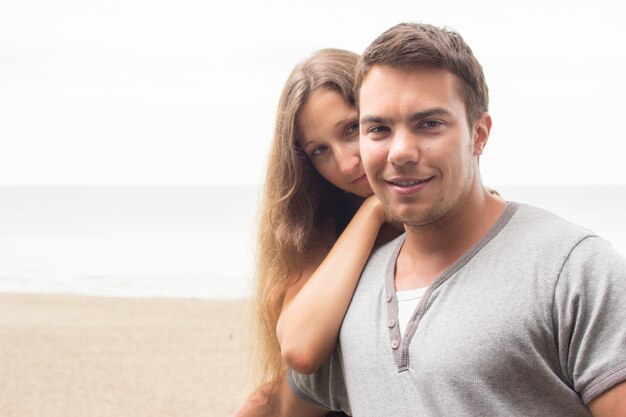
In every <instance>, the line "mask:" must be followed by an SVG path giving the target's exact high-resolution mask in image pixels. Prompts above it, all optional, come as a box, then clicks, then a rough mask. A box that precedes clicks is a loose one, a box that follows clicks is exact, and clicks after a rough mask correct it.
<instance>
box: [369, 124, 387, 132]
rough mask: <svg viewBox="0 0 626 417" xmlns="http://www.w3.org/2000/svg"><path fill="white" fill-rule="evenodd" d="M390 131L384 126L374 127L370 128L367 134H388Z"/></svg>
mask: <svg viewBox="0 0 626 417" xmlns="http://www.w3.org/2000/svg"><path fill="white" fill-rule="evenodd" d="M388 130H389V129H387V128H386V127H384V126H373V127H371V128H369V130H368V131H367V133H384V132H386V131H388Z"/></svg>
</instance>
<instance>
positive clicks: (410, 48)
mask: <svg viewBox="0 0 626 417" xmlns="http://www.w3.org/2000/svg"><path fill="white" fill-rule="evenodd" d="M375 65H388V66H390V67H393V68H406V69H410V68H412V67H415V66H419V65H431V66H434V67H437V68H440V69H442V70H447V71H450V72H451V73H453V74H454V75H456V76H457V77H458V78H459V80H460V86H459V87H460V91H459V94H460V95H461V97H462V98H463V100H464V101H465V107H466V112H467V121H468V124H469V125H470V127H471V126H472V125H473V124H474V122H475V121H476V120H477V119H478V117H479V116H480V114H481V113H483V112H486V111H488V108H489V91H488V88H487V83H486V82H485V76H484V74H483V69H482V67H481V65H480V63H479V62H478V60H477V59H476V57H474V54H473V53H472V50H471V49H470V47H469V46H468V45H467V44H466V43H465V41H464V40H463V38H462V37H461V35H459V34H458V33H457V32H455V31H453V30H450V29H447V28H444V29H442V28H438V27H436V26H433V25H428V24H421V23H400V24H399V25H396V26H394V27H392V28H391V29H388V30H387V31H385V32H384V33H383V34H382V35H380V36H379V37H378V38H376V39H375V40H374V42H372V43H371V44H370V46H368V47H367V49H365V52H363V55H362V56H361V59H360V60H359V63H358V65H357V69H356V78H355V84H356V92H357V94H358V92H359V90H360V89H361V84H362V82H363V79H364V78H365V76H366V75H367V72H368V71H369V70H370V69H371V68H372V67H373V66H375ZM357 105H358V101H357Z"/></svg>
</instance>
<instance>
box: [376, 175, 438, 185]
mask: <svg viewBox="0 0 626 417" xmlns="http://www.w3.org/2000/svg"><path fill="white" fill-rule="evenodd" d="M431 179H432V177H428V178H424V179H422V180H417V179H412V180H396V181H387V182H388V183H389V184H391V185H395V186H396V187H414V186H416V185H419V184H423V183H425V182H428V181H430V180H431Z"/></svg>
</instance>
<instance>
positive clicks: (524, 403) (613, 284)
mask: <svg viewBox="0 0 626 417" xmlns="http://www.w3.org/2000/svg"><path fill="white" fill-rule="evenodd" d="M357 91H358V92H359V98H358V103H359V106H360V109H359V110H360V122H361V127H360V129H361V143H360V145H361V157H362V160H363V165H364V167H365V170H366V174H367V177H368V179H369V181H370V184H371V185H372V188H373V190H374V192H375V194H376V195H377V196H378V197H379V198H380V199H381V201H382V202H383V204H384V206H385V209H386V210H387V211H388V213H389V214H390V215H391V216H392V217H393V218H395V219H397V220H398V221H401V222H402V223H404V224H405V226H406V234H405V235H403V236H401V237H400V238H398V239H396V240H395V241H392V242H390V243H389V244H387V245H385V246H383V247H381V248H379V249H378V250H377V251H375V252H374V253H373V254H372V256H371V258H370V260H369V261H368V264H367V266H366V267H365V270H364V271H363V274H362V276H361V280H360V282H359V285H358V287H357V289H356V292H355V294H354V297H353V299H352V302H351V305H350V308H349V310H348V312H347V314H346V317H345V319H344V322H343V325H342V329H341V334H340V340H339V346H340V349H339V350H338V351H337V352H336V353H335V354H334V355H333V357H332V358H331V360H330V361H329V363H328V364H327V365H325V366H324V367H323V368H322V369H320V370H319V371H318V372H317V373H315V374H313V375H311V376H303V375H299V374H297V373H295V372H288V382H289V386H290V388H291V390H292V391H293V393H294V394H295V395H296V396H297V397H298V398H300V399H301V400H303V401H306V402H308V403H309V404H311V405H312V406H315V407H318V409H334V410H344V411H346V412H347V413H348V414H351V415H353V416H357V417H360V416H366V417H375V416H411V415H415V416H418V415H419V416H452V415H453V416H465V415H467V416H530V415H536V416H568V417H570V416H589V415H594V416H626V382H624V381H626V325H625V324H624V323H626V308H625V307H624V305H626V262H625V261H624V259H623V258H622V257H620V256H619V255H618V254H616V253H615V251H614V250H613V249H612V247H611V246H610V245H609V244H608V243H607V242H605V241H604V240H602V239H601V238H599V237H597V236H595V235H594V234H593V233H592V232H590V231H588V230H585V229H582V228H579V227H577V226H574V225H572V224H569V223H567V222H565V221H564V220H562V219H560V218H559V217H557V216H555V215H553V214H551V213H548V212H546V211H543V210H540V209H537V208H533V207H530V206H527V205H524V204H518V203H514V202H509V203H506V202H505V201H503V200H501V199H499V198H497V197H495V196H493V195H490V194H489V193H488V192H487V191H486V190H485V188H484V186H483V185H482V183H481V179H480V172H479V166H478V159H479V156H480V155H481V154H482V152H483V149H484V147H485V145H486V143H487V140H488V138H489V132H490V128H491V117H490V115H489V113H488V112H487V111H488V93H487V85H486V83H485V80H484V76H483V72H482V68H481V66H480V64H479V63H478V61H477V60H476V59H475V57H474V56H473V54H472V52H471V50H470V48H469V47H468V46H467V45H466V44H465V42H464V41H463V39H462V38H461V37H460V36H459V35H458V34H456V33H454V32H451V31H447V30H442V29H439V28H436V27H433V26H430V25H422V24H400V25H397V26H395V27H393V28H391V29H389V30H388V31H386V32H385V33H383V34H382V35H381V36H380V37H379V38H378V39H376V40H375V41H374V42H373V43H372V44H371V45H370V46H369V47H368V48H367V49H366V51H365V52H364V54H363V56H362V58H361V62H360V66H359V72H358V75H357ZM406 291H409V293H410V292H411V291H412V292H418V293H419V292H421V293H422V294H421V299H420V301H418V302H414V304H413V306H412V305H411V303H410V302H404V301H399V295H402V294H406ZM403 317H407V319H406V320H403ZM348 399H349V401H348ZM299 406H303V405H302V404H298V403H294V405H293V410H295V409H296V408H297V407H299ZM303 407H305V406H303ZM305 408H306V407H305ZM315 409H316V408H309V409H308V410H309V412H313V411H311V410H315ZM286 413H287V414H286V415H288V414H289V413H288V412H286ZM292 416H295V414H292Z"/></svg>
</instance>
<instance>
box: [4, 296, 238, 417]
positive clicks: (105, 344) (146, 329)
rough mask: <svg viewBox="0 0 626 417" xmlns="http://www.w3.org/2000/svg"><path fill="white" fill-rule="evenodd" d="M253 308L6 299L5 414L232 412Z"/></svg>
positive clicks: (83, 416) (206, 415)
mask: <svg viewBox="0 0 626 417" xmlns="http://www.w3.org/2000/svg"><path fill="white" fill-rule="evenodd" d="M245 308H246V303H245V301H244V300H239V301H210V300H193V299H187V300H178V299H177V300H171V299H137V298H101V297H86V296H64V295H14V294H0V416H2V417H30V416H32V417H59V416H69V417H79V416H80V417H89V416H93V417H96V416H107V417H112V416H124V417H126V416H128V417H141V416H150V417H158V416H178V417H183V416H203V417H211V416H220V417H224V416H230V415H232V413H233V412H234V411H235V409H236V408H237V407H238V406H239V405H240V404H241V402H242V401H243V399H244V397H245V394H246V388H247V385H246V381H247V377H248V375H247V369H248V362H247V356H248V353H249V348H248V346H249V345H248V343H249V337H248V333H249V332H248V331H247V329H248V327H247V326H246V325H245V318H246V311H245Z"/></svg>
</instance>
